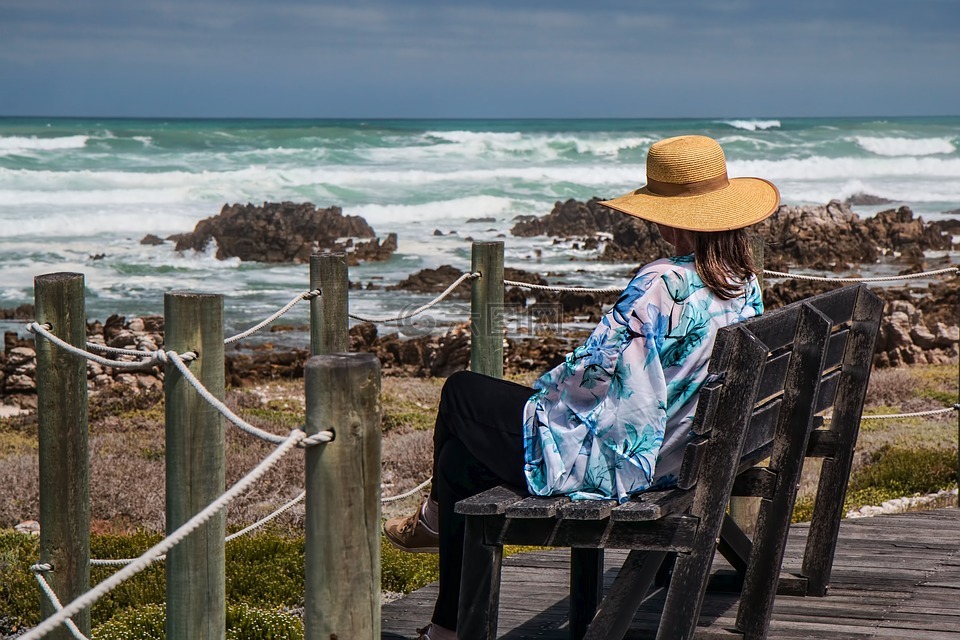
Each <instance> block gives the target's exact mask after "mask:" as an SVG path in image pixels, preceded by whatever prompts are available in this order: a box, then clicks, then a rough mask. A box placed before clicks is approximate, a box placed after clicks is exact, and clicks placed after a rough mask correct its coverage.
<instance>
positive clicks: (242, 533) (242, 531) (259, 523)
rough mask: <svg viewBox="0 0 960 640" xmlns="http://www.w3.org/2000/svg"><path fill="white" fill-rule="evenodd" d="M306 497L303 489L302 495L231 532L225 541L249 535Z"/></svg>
mask: <svg viewBox="0 0 960 640" xmlns="http://www.w3.org/2000/svg"><path fill="white" fill-rule="evenodd" d="M306 497H307V492H306V491H301V492H300V495H298V496H297V497H296V498H294V499H293V500H291V501H290V502H288V503H287V504H285V505H283V506H282V507H280V508H279V509H277V510H276V511H274V512H273V513H271V514H270V515H268V516H267V517H266V518H263V519H262V520H258V521H257V522H254V523H253V524H251V525H249V526H247V527H244V528H243V529H240V531H237V532H236V533H231V534H230V535H228V536H227V537H226V538H225V539H224V542H230V541H231V540H236V539H237V538H239V537H241V536H245V535H247V534H248V533H250V532H251V531H255V530H256V529H259V528H260V527H262V526H263V525H265V524H267V523H268V522H270V521H271V520H273V519H274V518H276V517H277V516H279V515H281V514H283V513H284V512H285V511H287V510H288V509H292V508H293V507H294V506H295V505H296V504H297V503H298V502H303V499H304V498H306Z"/></svg>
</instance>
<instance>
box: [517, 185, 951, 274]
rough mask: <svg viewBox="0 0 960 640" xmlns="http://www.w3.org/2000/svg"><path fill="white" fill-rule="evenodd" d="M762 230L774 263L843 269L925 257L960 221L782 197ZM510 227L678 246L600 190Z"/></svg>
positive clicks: (610, 255)
mask: <svg viewBox="0 0 960 640" xmlns="http://www.w3.org/2000/svg"><path fill="white" fill-rule="evenodd" d="M865 199H866V197H864V198H862V199H860V198H855V199H853V201H855V202H859V201H861V200H865ZM873 201H874V200H871V202H873ZM755 231H756V233H757V234H758V235H759V236H760V237H761V238H763V240H764V244H765V250H764V259H763V261H764V266H765V267H766V268H768V269H775V270H786V269H789V268H790V267H791V266H793V267H805V268H812V269H819V270H824V271H842V270H845V269H850V268H852V267H853V266H854V265H857V264H871V263H874V262H877V260H878V259H880V258H881V257H883V256H889V257H895V258H896V259H898V260H900V261H903V262H904V263H906V264H918V263H922V261H923V259H924V252H925V251H937V250H944V249H950V248H951V246H952V237H953V235H954V234H957V233H958V232H960V222H958V221H953V220H944V221H939V220H938V221H934V222H925V221H924V220H923V219H922V218H918V217H915V216H914V214H913V211H912V210H911V209H910V208H909V207H906V206H904V207H899V208H897V209H889V210H886V211H881V212H880V213H877V214H876V215H875V216H872V217H869V218H861V217H860V216H858V215H857V214H856V213H854V212H853V211H852V210H851V209H850V204H849V201H848V202H840V201H839V200H833V201H831V202H829V203H827V204H825V205H803V206H791V205H783V206H781V207H780V208H779V209H778V210H777V212H776V213H774V214H773V215H772V216H771V217H769V218H767V219H766V220H765V221H763V222H762V223H760V224H758V225H757V226H756V227H755ZM511 233H512V234H513V235H515V236H523V237H528V236H538V235H544V236H552V237H554V238H555V240H554V242H555V243H556V242H559V239H566V240H571V241H573V242H574V245H573V246H574V247H575V248H576V249H581V250H583V249H586V250H594V251H596V254H597V259H599V260H604V261H611V262H628V263H629V262H634V263H637V264H644V263H647V262H650V261H651V260H656V259H657V258H661V257H663V256H666V255H669V254H670V253H671V247H670V246H669V245H668V244H667V243H666V242H665V241H664V240H663V238H661V237H660V234H659V232H658V231H657V228H656V225H654V224H652V223H649V222H645V221H643V220H640V219H638V218H633V217H632V216H628V215H624V214H622V213H620V212H617V211H612V210H610V209H607V208H606V207H604V206H602V205H601V204H600V200H599V199H598V198H593V199H591V200H589V201H587V202H579V201H577V200H567V201H566V202H562V203H561V202H557V203H556V204H555V205H554V207H553V210H552V211H551V212H550V213H549V214H547V215H545V216H542V217H535V216H524V217H521V218H518V219H517V222H516V224H515V225H514V226H513V228H512V229H511Z"/></svg>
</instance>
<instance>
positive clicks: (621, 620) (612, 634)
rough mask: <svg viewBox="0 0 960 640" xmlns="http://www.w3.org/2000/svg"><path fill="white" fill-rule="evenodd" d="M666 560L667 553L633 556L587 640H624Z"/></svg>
mask: <svg viewBox="0 0 960 640" xmlns="http://www.w3.org/2000/svg"><path fill="white" fill-rule="evenodd" d="M666 556H667V552H665V551H637V550H633V551H631V552H630V555H628V556H627V559H626V560H625V561H624V563H623V566H622V567H621V568H620V573H618V574H617V579H616V580H614V582H613V586H611V587H610V592H609V593H607V597H606V598H604V599H603V602H602V603H601V604H600V609H599V610H598V611H597V615H596V617H595V618H594V619H593V624H591V625H590V628H589V629H587V635H586V636H585V637H584V640H621V638H623V636H624V635H626V633H627V629H629V628H630V622H631V621H633V617H634V616H635V615H636V614H637V609H639V608H640V605H641V604H642V603H643V600H644V598H646V597H647V592H648V591H650V585H651V584H652V583H653V582H654V580H655V579H656V576H657V574H658V572H659V570H660V567H661V565H662V564H663V560H664V558H665V557H666Z"/></svg>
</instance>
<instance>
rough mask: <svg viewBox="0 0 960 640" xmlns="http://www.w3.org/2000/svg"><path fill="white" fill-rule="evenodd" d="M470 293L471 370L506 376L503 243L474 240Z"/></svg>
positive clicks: (498, 376)
mask: <svg viewBox="0 0 960 640" xmlns="http://www.w3.org/2000/svg"><path fill="white" fill-rule="evenodd" d="M472 270H473V272H474V273H477V272H479V273H480V277H479V278H476V279H475V280H474V281H473V283H472V284H473V286H472V289H471V296H470V370H471V371H475V372H476V373H483V374H486V375H488V376H493V377H494V378H502V377H503V311H504V309H503V243H502V242H474V243H473V260H472Z"/></svg>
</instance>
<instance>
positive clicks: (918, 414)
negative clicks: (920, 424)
mask: <svg viewBox="0 0 960 640" xmlns="http://www.w3.org/2000/svg"><path fill="white" fill-rule="evenodd" d="M958 410H960V404H955V405H953V406H952V407H944V408H943V409H928V410H926V411H913V412H911V413H878V414H872V415H866V416H860V419H861V420H900V419H903V418H926V417H928V416H936V415H942V414H944V413H953V412H954V411H958Z"/></svg>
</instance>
